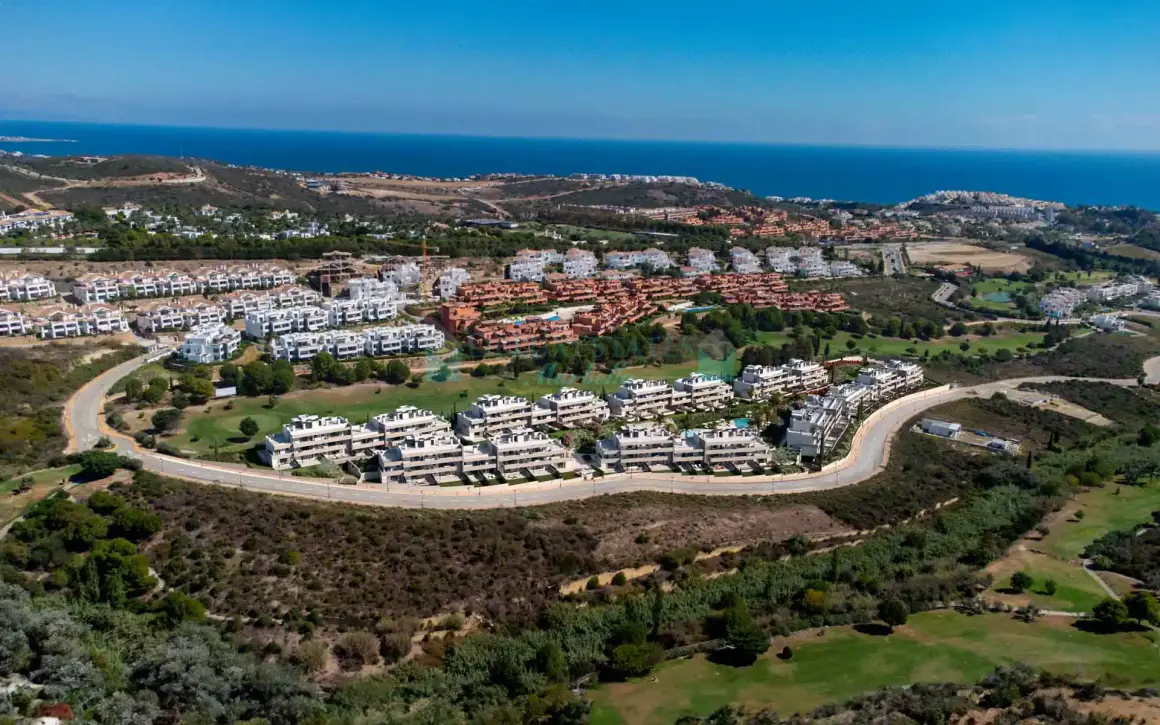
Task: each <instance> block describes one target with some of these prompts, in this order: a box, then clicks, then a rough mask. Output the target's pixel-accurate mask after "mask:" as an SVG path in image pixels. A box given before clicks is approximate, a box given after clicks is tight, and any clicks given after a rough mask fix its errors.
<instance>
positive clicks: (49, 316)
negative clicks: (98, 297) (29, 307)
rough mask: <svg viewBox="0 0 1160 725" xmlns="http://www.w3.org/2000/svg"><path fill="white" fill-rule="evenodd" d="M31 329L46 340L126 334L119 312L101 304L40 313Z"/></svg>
mask: <svg viewBox="0 0 1160 725" xmlns="http://www.w3.org/2000/svg"><path fill="white" fill-rule="evenodd" d="M32 326H33V329H35V330H36V334H37V335H39V336H40V337H42V338H44V339H48V340H55V339H59V338H62V337H85V336H88V335H114V334H117V333H119V332H128V331H129V323H128V321H126V320H125V317H124V315H122V314H121V312H120V310H118V309H116V308H115V307H110V306H108V305H100V304H94V305H86V306H84V307H65V306H60V307H54V308H50V309H47V310H44V311H42V312H41V313H39V314H38V315H37V316H36V317H35V318H34V319H33V321H32Z"/></svg>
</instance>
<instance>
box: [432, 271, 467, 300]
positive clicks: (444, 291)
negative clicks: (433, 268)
mask: <svg viewBox="0 0 1160 725" xmlns="http://www.w3.org/2000/svg"><path fill="white" fill-rule="evenodd" d="M469 279H471V275H470V274H468V273H467V270H466V269H462V268H460V267H449V268H448V269H445V270H443V273H442V274H440V275H439V297H440V298H441V299H445V300H449V299H451V298H452V297H454V296H455V294H456V293H457V292H459V285H461V284H463V283H464V282H466V281H468V280H469Z"/></svg>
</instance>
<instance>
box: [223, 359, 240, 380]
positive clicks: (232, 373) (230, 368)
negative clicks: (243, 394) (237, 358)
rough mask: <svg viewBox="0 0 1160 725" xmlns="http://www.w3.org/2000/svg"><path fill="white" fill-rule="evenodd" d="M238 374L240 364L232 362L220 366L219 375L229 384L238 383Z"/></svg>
mask: <svg viewBox="0 0 1160 725" xmlns="http://www.w3.org/2000/svg"><path fill="white" fill-rule="evenodd" d="M238 375H239V373H238V366H237V365H234V364H233V363H232V362H227V363H222V366H221V367H220V368H218V377H219V378H221V381H222V383H223V384H225V385H227V386H230V385H237V384H238Z"/></svg>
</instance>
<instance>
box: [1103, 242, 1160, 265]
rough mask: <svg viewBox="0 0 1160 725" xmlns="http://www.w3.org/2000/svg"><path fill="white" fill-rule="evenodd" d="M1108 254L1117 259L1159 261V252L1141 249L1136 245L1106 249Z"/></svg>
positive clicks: (1120, 245) (1122, 245)
mask: <svg viewBox="0 0 1160 725" xmlns="http://www.w3.org/2000/svg"><path fill="white" fill-rule="evenodd" d="M1104 251H1106V252H1107V253H1108V254H1114V255H1115V256H1117V257H1128V258H1130V259H1149V260H1152V261H1156V260H1160V252H1157V251H1156V250H1155V249H1148V248H1147V247H1141V246H1139V245H1138V244H1117V245H1116V246H1114V247H1108V248H1107V249H1106V250H1104Z"/></svg>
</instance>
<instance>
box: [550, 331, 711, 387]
mask: <svg viewBox="0 0 1160 725" xmlns="http://www.w3.org/2000/svg"><path fill="white" fill-rule="evenodd" d="M689 354H691V351H690V350H688V349H683V347H682V345H680V344H679V342H678V341H675V340H674V341H672V343H671V344H670V341H669V338H668V334H667V332H666V331H665V328H664V327H663V326H662V325H660V324H659V323H657V324H650V323H644V322H642V323H639V324H636V325H625V326H624V327H621V328H618V329H616V330H615V331H613V332H612V333H610V334H608V335H604V336H602V337H598V338H591V339H584V340H580V341H577V342H574V343H569V344H566V345H546V346H545V347H544V350H543V352H542V353H541V355H540V356H539V357H538V358H537V359H536V360H535V362H534V363H533V365H532V367H533V368H534V367H536V366H542V367H543V370H544V376H545V377H548V378H554V377H556V376H557V375H558V374H561V373H570V374H572V375H577V376H583V375H585V374H586V373H587V372H588V371H589V370H590V369H591V368H592V366H593V365H597V364H600V365H608V366H611V365H615V364H616V363H622V362H623V363H643V362H653V361H655V362H666V363H673V362H682V361H684V360H686V359H688V358H687V357H686V355H689Z"/></svg>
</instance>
